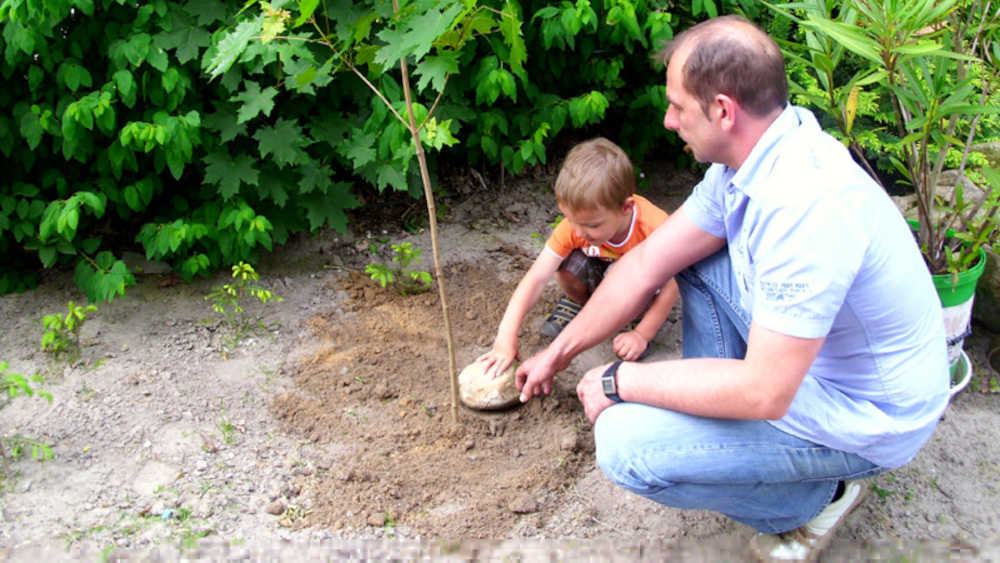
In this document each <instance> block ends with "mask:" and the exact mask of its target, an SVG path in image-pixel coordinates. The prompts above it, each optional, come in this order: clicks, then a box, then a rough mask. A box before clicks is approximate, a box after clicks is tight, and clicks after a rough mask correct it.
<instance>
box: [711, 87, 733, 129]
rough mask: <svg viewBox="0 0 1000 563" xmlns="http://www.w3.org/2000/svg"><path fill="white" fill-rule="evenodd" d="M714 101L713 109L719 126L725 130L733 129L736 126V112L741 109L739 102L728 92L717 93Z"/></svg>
mask: <svg viewBox="0 0 1000 563" xmlns="http://www.w3.org/2000/svg"><path fill="white" fill-rule="evenodd" d="M712 101H713V102H714V104H713V106H712V111H714V112H715V114H716V118H717V119H718V121H719V127H721V128H722V129H723V130H724V131H732V129H733V128H734V127H735V126H736V114H737V112H738V111H739V110H740V107H739V104H737V103H736V100H734V99H733V98H732V97H730V96H727V95H726V94H716V95H715V99H714V100H712Z"/></svg>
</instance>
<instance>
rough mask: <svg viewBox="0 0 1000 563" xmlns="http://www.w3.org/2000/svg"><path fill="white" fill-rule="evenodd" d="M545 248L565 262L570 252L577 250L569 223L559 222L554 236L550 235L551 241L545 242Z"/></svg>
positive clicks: (553, 232) (553, 233)
mask: <svg viewBox="0 0 1000 563" xmlns="http://www.w3.org/2000/svg"><path fill="white" fill-rule="evenodd" d="M545 248H546V249H547V250H548V251H549V252H551V253H553V254H555V255H556V256H558V257H559V258H562V259H563V260H565V259H566V257H567V256H569V253H570V252H573V249H574V248H577V245H576V243H575V242H574V241H573V228H572V227H570V225H569V221H566V220H563V221H559V224H558V225H556V228H555V229H554V230H553V231H552V234H551V235H549V240H547V241H546V242H545Z"/></svg>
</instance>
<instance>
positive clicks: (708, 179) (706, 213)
mask: <svg viewBox="0 0 1000 563" xmlns="http://www.w3.org/2000/svg"><path fill="white" fill-rule="evenodd" d="M722 174H723V168H722V167H721V166H720V165H718V164H716V165H713V166H712V167H711V168H709V169H708V172H706V173H705V177H704V178H703V179H702V181H701V182H698V185H697V186H695V187H694V190H693V191H692V192H691V195H689V196H688V198H687V199H686V200H684V205H683V208H684V214H685V215H686V216H687V217H688V219H690V220H691V221H693V222H694V224H695V225H697V226H698V228H700V229H701V230H703V231H705V232H706V233H709V234H711V235H714V236H717V237H719V238H726V224H725V213H724V211H723V209H722V197H723V193H724V190H725V186H726V183H727V182H726V181H725V180H723V178H722Z"/></svg>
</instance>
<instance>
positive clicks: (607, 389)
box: [601, 360, 622, 403]
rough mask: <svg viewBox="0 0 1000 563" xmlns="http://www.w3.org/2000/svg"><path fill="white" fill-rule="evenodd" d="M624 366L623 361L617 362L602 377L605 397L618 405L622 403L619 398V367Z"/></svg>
mask: <svg viewBox="0 0 1000 563" xmlns="http://www.w3.org/2000/svg"><path fill="white" fill-rule="evenodd" d="M620 365H622V360H617V361H615V362H614V363H612V364H611V365H610V366H608V369H606V370H604V375H602V376H601V386H602V387H603V389H604V396H605V397H607V398H609V399H611V400H612V401H614V402H616V403H620V402H622V398H621V397H619V396H618V366H620Z"/></svg>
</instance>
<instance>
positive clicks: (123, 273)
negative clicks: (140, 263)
mask: <svg viewBox="0 0 1000 563" xmlns="http://www.w3.org/2000/svg"><path fill="white" fill-rule="evenodd" d="M73 281H74V282H75V283H76V285H77V286H78V287H80V289H82V290H83V292H84V294H85V295H86V296H87V299H88V300H90V301H91V302H92V303H100V302H110V301H112V300H113V299H114V298H115V297H121V296H122V295H125V288H126V287H130V286H133V285H135V276H133V275H132V273H131V272H129V270H128V266H126V265H125V262H122V261H121V260H118V259H116V258H115V257H114V255H113V254H111V253H110V252H107V251H103V252H100V253H98V254H97V256H96V257H95V258H94V260H93V261H87V260H80V261H79V262H77V264H76V270H75V271H74V274H73Z"/></svg>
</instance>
